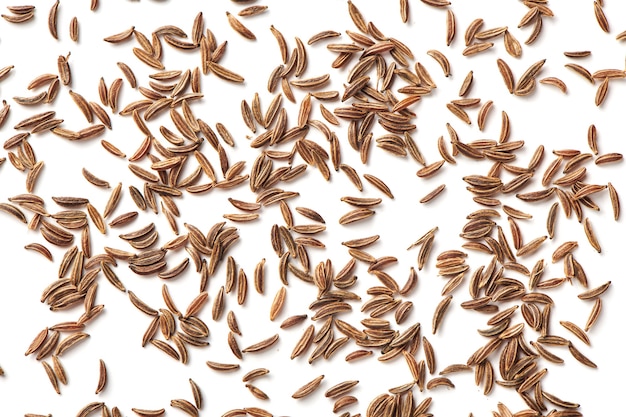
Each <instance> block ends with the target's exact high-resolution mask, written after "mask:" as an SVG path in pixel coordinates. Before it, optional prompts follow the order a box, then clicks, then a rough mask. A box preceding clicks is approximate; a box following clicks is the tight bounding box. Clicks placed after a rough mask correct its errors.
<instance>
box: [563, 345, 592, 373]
mask: <svg viewBox="0 0 626 417" xmlns="http://www.w3.org/2000/svg"><path fill="white" fill-rule="evenodd" d="M567 347H568V349H569V351H570V353H571V354H572V356H573V357H574V359H576V360H577V361H578V362H580V363H582V364H583V365H585V366H588V367H590V368H597V367H598V366H597V365H596V364H595V363H593V362H592V361H591V360H590V359H589V358H588V357H586V356H585V355H583V354H582V353H581V352H580V351H579V350H578V349H577V348H576V347H575V346H574V345H573V344H572V342H569V343H568V345H567Z"/></svg>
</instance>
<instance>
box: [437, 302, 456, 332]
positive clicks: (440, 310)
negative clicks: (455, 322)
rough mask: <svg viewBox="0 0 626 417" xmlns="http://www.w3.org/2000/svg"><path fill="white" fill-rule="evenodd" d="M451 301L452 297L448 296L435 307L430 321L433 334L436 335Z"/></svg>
mask: <svg viewBox="0 0 626 417" xmlns="http://www.w3.org/2000/svg"><path fill="white" fill-rule="evenodd" d="M451 301H452V296H451V295H449V296H447V297H446V298H444V299H443V300H441V301H440V302H439V304H438V305H437V307H436V308H435V312H434V314H433V320H432V325H433V334H436V333H437V329H438V328H439V326H440V325H441V322H442V320H443V317H444V314H445V313H446V310H447V309H448V307H449V306H450V302H451Z"/></svg>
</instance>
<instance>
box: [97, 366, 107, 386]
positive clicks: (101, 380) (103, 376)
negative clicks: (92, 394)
mask: <svg viewBox="0 0 626 417" xmlns="http://www.w3.org/2000/svg"><path fill="white" fill-rule="evenodd" d="M106 383H107V368H106V365H105V363H104V361H103V360H102V359H100V373H99V377H98V386H97V388H96V394H99V393H100V392H102V390H103V389H104V387H105V386H106Z"/></svg>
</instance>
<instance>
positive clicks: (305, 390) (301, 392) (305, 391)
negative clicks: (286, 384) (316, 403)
mask: <svg viewBox="0 0 626 417" xmlns="http://www.w3.org/2000/svg"><path fill="white" fill-rule="evenodd" d="M323 379H324V375H320V376H318V377H317V378H315V379H313V380H312V381H310V382H307V383H306V384H304V385H303V386H302V387H300V388H298V389H297V390H296V392H294V393H293V394H292V395H291V397H292V398H295V399H300V398H304V397H306V396H307V395H310V394H312V393H313V392H314V391H315V390H316V389H317V388H318V387H319V386H320V384H321V383H322V380H323Z"/></svg>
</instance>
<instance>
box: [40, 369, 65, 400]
mask: <svg viewBox="0 0 626 417" xmlns="http://www.w3.org/2000/svg"><path fill="white" fill-rule="evenodd" d="M41 364H42V365H43V368H44V370H45V371H46V374H47V375H48V379H49V380H50V384H52V388H54V391H55V392H56V393H57V394H61V391H60V390H59V382H58V380H57V376H56V375H55V373H54V369H52V366H50V364H49V363H48V362H46V361H42V362H41Z"/></svg>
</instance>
